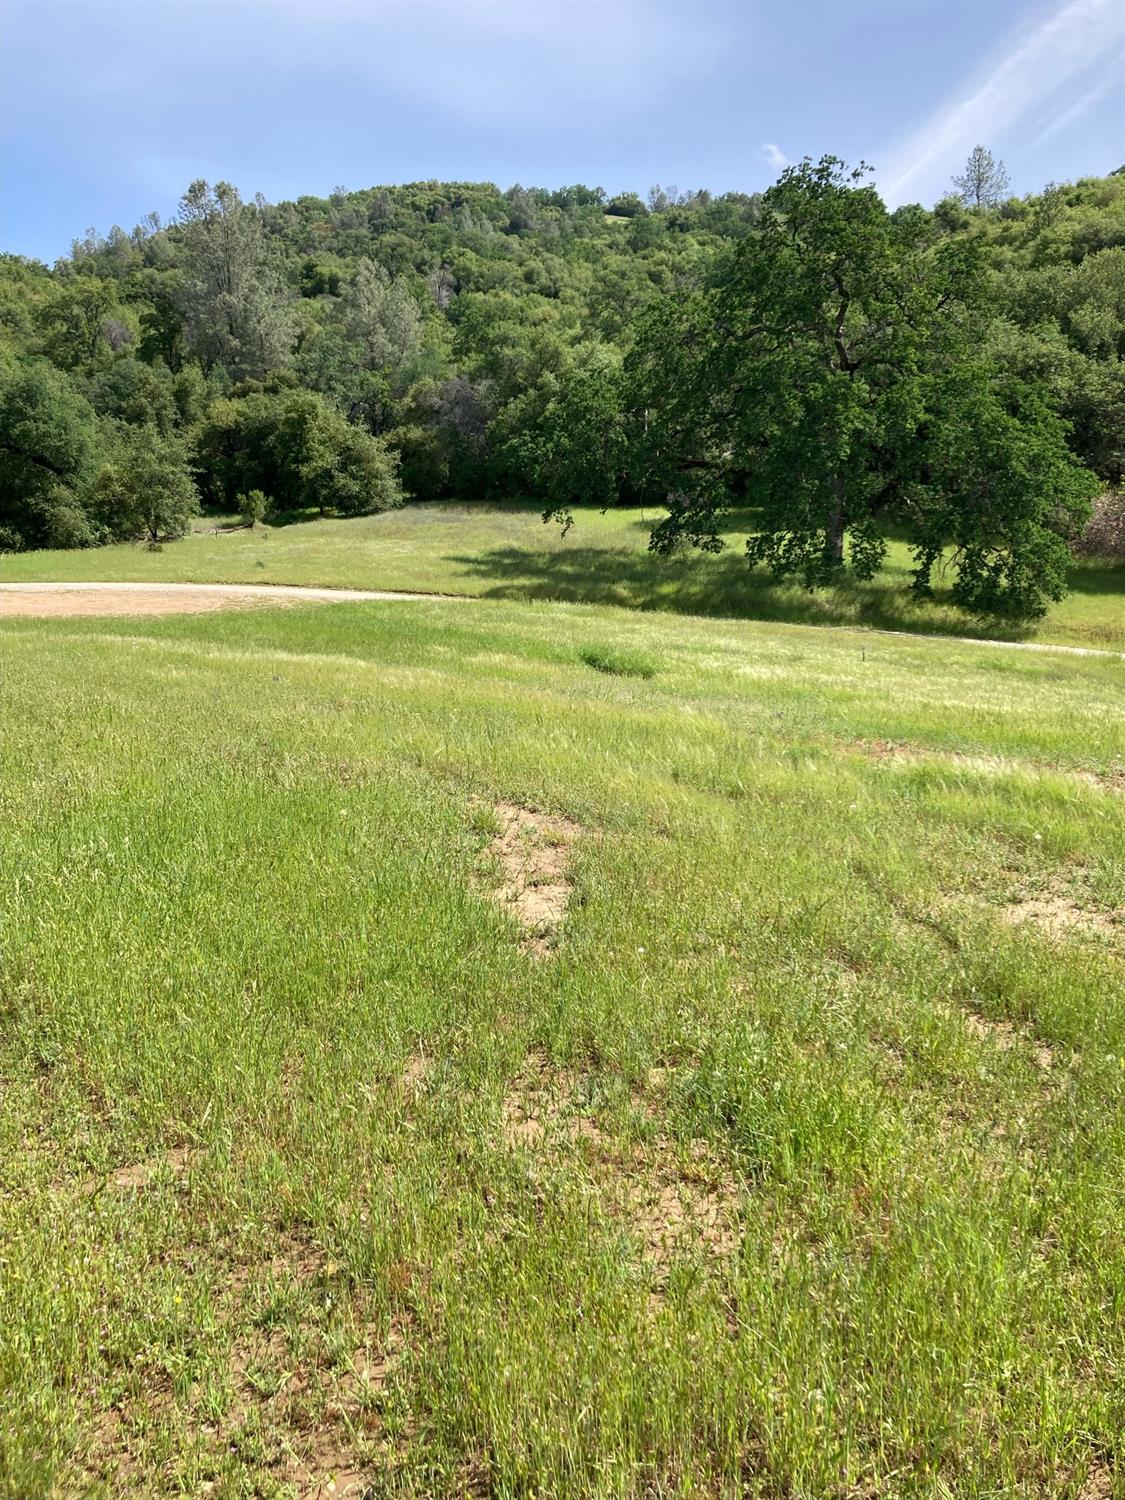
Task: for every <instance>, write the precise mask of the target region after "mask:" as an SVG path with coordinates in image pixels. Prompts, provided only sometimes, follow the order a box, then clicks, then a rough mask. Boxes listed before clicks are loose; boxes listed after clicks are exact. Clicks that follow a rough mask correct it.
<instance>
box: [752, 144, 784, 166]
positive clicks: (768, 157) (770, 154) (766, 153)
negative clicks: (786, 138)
mask: <svg viewBox="0 0 1125 1500" xmlns="http://www.w3.org/2000/svg"><path fill="white" fill-rule="evenodd" d="M758 155H759V156H760V157H761V158H762V160H763V161H764V162H765V164H766V165H767V166H768V167H773V169H774V171H775V172H781V171H784V169H785V168H786V167H787V166H788V165H789V158H788V157H787V156H786V154H785V152H784V151H783V150H782V149H781V147H780V146H775V145H774V143H773V142H772V141H767V142H766V143H765V145H764V146H762V147H760V148H759V151H758Z"/></svg>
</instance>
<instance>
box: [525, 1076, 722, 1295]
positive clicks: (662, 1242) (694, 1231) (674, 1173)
mask: <svg viewBox="0 0 1125 1500" xmlns="http://www.w3.org/2000/svg"><path fill="white" fill-rule="evenodd" d="M666 1079H667V1070H665V1069H656V1070H653V1075H650V1083H651V1085H652V1086H653V1087H656V1088H658V1089H662V1088H663V1087H664V1085H665V1083H666ZM587 1094H588V1090H587V1089H586V1088H585V1087H584V1082H583V1079H582V1077H581V1076H580V1075H579V1074H578V1073H576V1072H574V1071H572V1070H569V1069H563V1068H555V1067H553V1066H552V1065H551V1064H550V1062H549V1061H548V1060H547V1058H546V1056H545V1055H544V1054H543V1053H541V1052H536V1053H533V1054H532V1056H531V1057H530V1058H529V1060H528V1064H527V1067H526V1069H525V1071H524V1073H523V1074H522V1075H521V1076H520V1077H519V1078H518V1079H517V1080H516V1081H515V1083H514V1085H513V1086H512V1088H511V1089H510V1090H509V1091H508V1093H507V1094H506V1095H505V1097H504V1100H503V1105H502V1113H501V1132H502V1137H503V1140H504V1143H505V1144H506V1145H507V1146H508V1147H510V1148H512V1149H524V1150H528V1151H533V1152H535V1153H537V1154H542V1155H543V1156H544V1157H547V1158H554V1159H556V1160H557V1159H558V1158H559V1157H561V1156H565V1155H567V1154H569V1153H572V1152H573V1153H576V1154H577V1155H578V1156H580V1158H581V1160H582V1162H583V1164H584V1165H585V1166H586V1167H587V1168H588V1169H589V1173H590V1183H591V1190H592V1192H593V1193H594V1195H595V1197H596V1199H597V1200H598V1202H599V1204H600V1206H601V1208H602V1209H603V1211H604V1212H605V1213H606V1214H607V1216H608V1217H609V1218H611V1219H612V1220H613V1221H616V1222H618V1223H620V1224H621V1225H622V1226H623V1227H624V1228H625V1229H626V1230H627V1232H628V1233H629V1234H631V1235H632V1236H633V1237H634V1239H635V1240H637V1241H638V1242H639V1244H640V1247H641V1251H642V1253H643V1255H644V1257H645V1259H646V1260H647V1261H648V1263H649V1266H650V1270H651V1271H652V1273H653V1282H654V1289H655V1290H657V1291H659V1290H660V1289H661V1288H662V1287H663V1284H664V1282H665V1281H666V1280H667V1277H668V1273H669V1271H670V1269H671V1266H672V1263H673V1261H674V1260H675V1259H676V1258H677V1257H680V1256H683V1255H686V1254H690V1253H691V1252H692V1251H693V1250H694V1251H699V1252H702V1253H703V1254H704V1255H706V1256H707V1257H708V1258H722V1257H727V1256H730V1255H733V1254H734V1253H735V1252H736V1251H737V1249H738V1245H739V1237H740V1236H739V1203H740V1192H739V1187H738V1183H737V1181H736V1179H735V1177H734V1175H733V1174H732V1172H731V1170H730V1167H729V1165H728V1164H727V1163H725V1162H723V1161H721V1160H720V1159H719V1157H718V1155H717V1154H716V1153H715V1151H714V1149H713V1147H712V1146H711V1144H710V1143H709V1142H708V1141H706V1140H703V1139H702V1138H700V1139H695V1140H692V1141H689V1142H682V1141H675V1140H673V1139H672V1138H671V1137H669V1136H666V1135H658V1136H656V1137H655V1138H653V1139H651V1140H650V1139H645V1140H630V1139H620V1138H618V1137H615V1136H613V1135H611V1134H610V1133H609V1132H607V1131H606V1130H605V1129H604V1128H603V1127H602V1126H601V1125H600V1124H599V1123H598V1121H597V1120H596V1119H595V1118H594V1116H593V1114H592V1113H591V1112H590V1109H589V1104H588V1102H587V1097H586V1096H587ZM634 1104H635V1105H636V1106H637V1107H639V1109H640V1111H641V1113H643V1114H645V1115H646V1116H648V1117H649V1118H651V1117H652V1107H651V1100H649V1099H648V1098H647V1097H643V1098H638V1099H635V1100H634Z"/></svg>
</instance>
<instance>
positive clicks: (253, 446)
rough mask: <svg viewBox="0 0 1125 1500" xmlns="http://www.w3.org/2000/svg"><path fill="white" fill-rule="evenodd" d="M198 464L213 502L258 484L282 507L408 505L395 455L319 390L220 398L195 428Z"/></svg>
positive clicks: (340, 510) (352, 512)
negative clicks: (320, 393)
mask: <svg viewBox="0 0 1125 1500" xmlns="http://www.w3.org/2000/svg"><path fill="white" fill-rule="evenodd" d="M195 465H196V468H197V469H198V471H199V472H200V474H201V475H202V476H203V478H204V480H205V482H206V485H207V492H208V498H209V500H210V501H211V502H212V503H215V504H221V505H224V506H230V505H234V504H237V503H238V496H239V495H241V494H246V493H249V491H251V490H254V489H259V490H262V491H263V492H264V493H265V494H267V495H271V496H273V497H274V500H275V502H276V504H277V505H278V507H279V508H281V509H303V508H310V507H311V508H315V509H317V510H319V511H321V513H322V514H323V513H327V512H329V511H334V512H336V513H337V514H338V515H347V516H356V515H370V514H372V513H373V512H375V511H380V510H387V509H388V508H390V507H391V506H394V505H398V504H400V503H401V499H402V496H401V491H400V489H399V485H398V478H397V474H396V472H395V460H394V457H393V455H392V454H391V453H390V452H389V451H388V449H387V447H386V446H385V444H384V443H382V442H380V441H379V440H378V439H376V438H373V437H372V436H371V434H370V433H368V432H365V431H364V430H363V429H362V428H361V427H356V426H353V425H352V424H351V423H350V422H348V421H347V420H346V419H345V418H344V417H343V416H342V415H341V414H340V412H338V411H337V410H336V409H335V408H334V407H332V406H330V405H329V404H328V403H327V402H326V401H325V400H323V399H322V398H321V397H320V396H318V395H316V394H315V392H312V391H300V390H288V391H259V392H254V393H252V394H250V395H247V396H244V397H241V398H240V399H236V400H226V401H217V402H215V404H214V405H213V406H212V407H211V410H210V412H209V413H208V416H207V418H206V420H205V421H204V422H203V423H202V424H201V425H200V427H199V429H198V431H197V433H196V443H195Z"/></svg>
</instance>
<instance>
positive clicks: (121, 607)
mask: <svg viewBox="0 0 1125 1500" xmlns="http://www.w3.org/2000/svg"><path fill="white" fill-rule="evenodd" d="M256 602H257V601H256V600H255V598H254V596H253V595H252V594H249V595H247V594H240V593H239V592H238V591H237V590H234V589H232V590H231V591H230V592H229V593H227V592H220V591H218V590H215V589H208V588H199V589H176V590H174V591H172V590H167V589H145V590H143V591H142V590H139V589H131V588H121V589H112V590H110V589H104V590H102V589H98V590H94V589H83V588H73V589H52V590H51V591H50V592H42V593H40V592H38V591H36V592H31V591H28V592H26V593H24V592H20V593H15V592H13V591H12V590H10V589H8V588H3V589H0V617H3V616H5V615H20V616H24V617H30V618H33V619H39V620H47V619H59V618H68V619H69V618H71V617H72V616H84V615H93V616H108V615H199V614H206V613H208V612H209V611H211V610H216V609H240V608H241V609H245V608H246V607H247V606H248V605H252V604H254V603H256Z"/></svg>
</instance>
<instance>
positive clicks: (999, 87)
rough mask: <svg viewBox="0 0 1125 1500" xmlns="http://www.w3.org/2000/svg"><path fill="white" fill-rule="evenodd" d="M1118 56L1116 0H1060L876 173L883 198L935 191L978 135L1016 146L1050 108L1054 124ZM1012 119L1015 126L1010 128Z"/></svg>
mask: <svg viewBox="0 0 1125 1500" xmlns="http://www.w3.org/2000/svg"><path fill="white" fill-rule="evenodd" d="M1123 64H1125V5H1123V4H1122V3H1121V0H1066V3H1065V4H1062V5H1060V6H1058V7H1056V8H1055V9H1054V10H1053V11H1051V13H1050V14H1049V15H1048V16H1047V17H1046V18H1045V19H1043V20H1040V21H1039V23H1038V25H1036V26H1034V27H1032V28H1031V29H1029V30H1027V31H1026V32H1025V33H1024V34H1023V35H1022V36H1021V37H1019V38H1018V39H1017V40H1016V41H1015V43H1014V45H1013V46H1012V47H1011V49H1010V50H1009V51H1008V53H1007V55H1006V56H1004V57H1003V58H1001V59H1000V60H999V61H996V62H994V64H993V65H992V67H991V69H990V70H989V71H988V72H987V74H985V75H983V76H981V77H979V78H978V79H977V81H976V82H975V84H974V85H973V86H972V87H971V88H970V89H969V90H968V91H967V92H966V93H964V94H963V95H962V96H961V97H960V98H958V99H955V100H953V101H951V102H950V103H949V104H948V105H946V106H944V107H943V108H942V109H940V110H938V111H937V113H936V114H935V115H933V116H932V117H931V118H930V119H929V120H927V121H926V122H925V124H924V125H923V126H922V127H921V128H920V129H919V130H918V131H917V132H916V133H915V134H914V136H913V137H912V138H911V139H910V140H909V141H908V142H907V143H906V144H905V145H904V146H903V147H901V148H900V149H899V150H898V151H896V152H894V153H892V154H891V157H890V159H889V160H888V161H887V162H886V163H885V165H884V166H883V167H882V169H881V170H880V171H879V173H878V178H879V186H880V190H881V191H882V193H883V196H884V197H885V198H886V199H887V200H888V202H891V203H901V202H903V201H905V200H907V199H909V198H918V197H924V196H937V195H938V194H940V193H941V192H942V191H943V190H944V188H945V187H947V186H948V183H949V179H950V177H951V175H952V174H953V173H954V172H955V171H957V170H958V169H959V168H960V167H961V166H962V165H963V163H964V160H965V158H966V157H967V156H968V154H969V152H970V151H971V150H972V148H973V147H974V146H975V145H977V144H978V143H983V144H985V145H987V146H989V147H991V148H992V149H993V150H994V151H996V152H997V153H998V154H1000V155H1003V153H1004V151H1005V149H1009V150H1010V154H1014V153H1018V152H1019V151H1020V150H1021V148H1022V147H1023V146H1024V145H1025V144H1026V137H1027V132H1028V131H1031V130H1033V129H1034V126H1035V125H1036V124H1038V123H1040V122H1041V121H1042V120H1043V118H1044V115H1046V114H1047V113H1048V112H1051V111H1053V112H1054V115H1055V118H1056V120H1057V122H1058V123H1057V126H1054V127H1052V126H1050V125H1049V126H1048V128H1047V130H1046V132H1045V133H1044V135H1043V136H1041V137H1040V138H1041V139H1045V138H1046V135H1048V134H1053V133H1054V129H1055V128H1059V129H1061V128H1062V127H1063V125H1065V124H1068V123H1070V121H1071V120H1073V119H1076V118H1077V117H1078V115H1079V114H1081V113H1082V112H1083V109H1084V108H1085V107H1086V101H1087V100H1089V101H1090V102H1092V99H1093V97H1096V96H1097V95H1099V94H1100V93H1101V91H1102V90H1103V89H1104V88H1105V87H1106V86H1107V81H1108V80H1110V79H1112V78H1114V77H1117V78H1118V79H1120V70H1121V68H1122V66H1123ZM1017 127H1019V128H1020V134H1019V135H1017Z"/></svg>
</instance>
